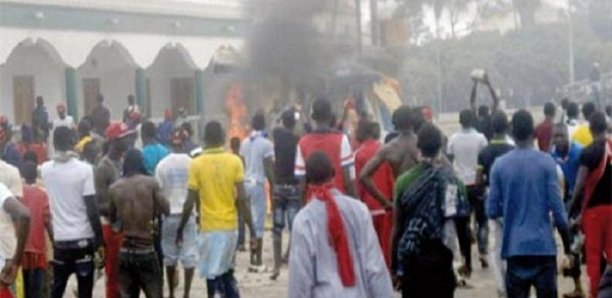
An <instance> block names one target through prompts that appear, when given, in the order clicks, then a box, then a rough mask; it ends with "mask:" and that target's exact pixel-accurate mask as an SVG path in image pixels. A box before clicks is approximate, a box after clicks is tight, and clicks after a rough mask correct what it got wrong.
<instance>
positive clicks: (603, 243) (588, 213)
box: [570, 111, 612, 297]
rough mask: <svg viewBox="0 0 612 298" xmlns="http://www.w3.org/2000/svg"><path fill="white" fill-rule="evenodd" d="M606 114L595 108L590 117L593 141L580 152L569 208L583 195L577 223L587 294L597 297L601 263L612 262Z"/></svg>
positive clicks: (611, 150)
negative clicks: (582, 235)
mask: <svg viewBox="0 0 612 298" xmlns="http://www.w3.org/2000/svg"><path fill="white" fill-rule="evenodd" d="M607 127H608V126H607V124H606V116H605V115H604V113H603V112H600V111H597V112H595V113H593V115H591V117H590V118H589V128H590V130H591V133H592V134H593V142H592V143H591V145H589V146H587V147H585V148H584V149H583V150H582V153H581V154H580V168H579V169H578V178H577V180H576V186H575V189H574V194H573V197H572V202H571V204H570V210H571V209H572V208H573V207H574V205H575V204H576V203H578V201H579V199H580V196H581V195H582V211H581V214H580V219H578V220H577V222H578V223H582V230H583V232H584V238H585V239H584V240H585V241H584V250H585V254H586V261H587V275H588V276H589V284H590V297H597V294H598V293H597V292H598V286H599V282H600V278H601V276H602V273H603V272H601V264H602V261H603V260H602V258H603V255H605V256H606V257H605V262H606V263H607V264H608V265H612V183H610V181H612V139H609V138H607V137H606V129H607Z"/></svg>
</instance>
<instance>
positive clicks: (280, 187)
mask: <svg viewBox="0 0 612 298" xmlns="http://www.w3.org/2000/svg"><path fill="white" fill-rule="evenodd" d="M281 120H282V123H283V126H282V127H278V128H276V129H275V130H274V131H273V133H272V136H273V138H274V156H275V158H276V162H275V165H274V175H275V182H276V183H275V184H274V196H273V200H272V210H273V211H272V212H273V213H272V214H273V218H274V220H273V221H274V228H273V234H274V241H273V248H274V271H273V273H272V276H271V277H270V278H271V279H272V280H276V278H278V275H279V273H280V267H281V263H282V243H283V241H282V234H283V229H284V228H285V219H286V220H287V224H288V227H289V232H291V228H292V225H293V219H294V218H295V215H296V214H297V213H298V211H299V210H300V195H299V189H298V185H299V183H298V180H297V178H296V177H295V174H294V172H295V168H294V167H295V155H296V152H297V144H298V141H299V138H298V136H297V135H296V134H295V132H294V131H293V130H294V128H295V122H296V121H295V120H296V119H295V113H294V112H293V111H291V110H289V111H285V112H284V113H283V114H282V116H281Z"/></svg>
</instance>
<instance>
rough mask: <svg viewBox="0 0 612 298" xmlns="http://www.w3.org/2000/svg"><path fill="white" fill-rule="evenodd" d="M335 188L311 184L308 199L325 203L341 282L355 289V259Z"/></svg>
mask: <svg viewBox="0 0 612 298" xmlns="http://www.w3.org/2000/svg"><path fill="white" fill-rule="evenodd" d="M333 187H334V185H333V184H332V183H327V184H324V185H314V184H309V185H308V193H307V196H306V197H307V198H313V197H314V198H317V199H319V200H321V201H323V203H325V208H326V210H327V232H328V234H329V242H330V245H331V246H332V247H333V248H334V251H335V252H336V260H337V262H338V273H339V274H340V280H342V284H343V285H344V286H345V287H353V286H355V270H354V269H353V259H352V258H351V250H350V249H349V244H348V237H347V235H346V230H345V229H344V222H343V220H342V215H341V214H340V210H339V209H338V205H337V204H336V201H335V200H334V196H333V195H332V193H331V189H332V188H333Z"/></svg>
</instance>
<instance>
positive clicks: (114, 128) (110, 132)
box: [105, 122, 134, 141]
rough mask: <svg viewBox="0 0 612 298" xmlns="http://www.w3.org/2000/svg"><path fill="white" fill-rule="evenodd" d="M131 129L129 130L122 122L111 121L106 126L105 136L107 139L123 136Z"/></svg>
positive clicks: (131, 131)
mask: <svg viewBox="0 0 612 298" xmlns="http://www.w3.org/2000/svg"><path fill="white" fill-rule="evenodd" d="M133 132H134V131H133V130H130V129H129V127H128V126H127V125H126V124H125V123H123V122H113V123H111V124H110V125H109V126H108V127H107V128H106V131H105V133H106V138H107V139H108V140H109V141H112V140H115V139H118V138H123V137H125V136H127V135H129V134H131V133H133Z"/></svg>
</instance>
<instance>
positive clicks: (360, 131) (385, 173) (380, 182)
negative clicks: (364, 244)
mask: <svg viewBox="0 0 612 298" xmlns="http://www.w3.org/2000/svg"><path fill="white" fill-rule="evenodd" d="M379 139H380V125H378V123H374V122H369V121H362V122H360V123H359V125H358V127H357V141H358V142H359V143H360V144H361V145H360V146H359V148H358V149H357V151H355V171H356V172H357V173H359V172H360V171H361V169H363V167H364V166H365V164H366V163H367V162H368V161H369V160H370V159H372V158H373V157H374V155H376V153H377V152H378V151H379V150H380V148H381V146H382V145H381V144H380V142H379V141H378V140H379ZM394 180H395V179H394V177H393V170H392V168H391V166H390V165H389V164H388V163H386V162H385V163H383V165H382V166H380V167H379V168H378V169H376V171H375V172H374V175H373V176H372V181H373V183H374V184H375V185H376V188H378V189H379V190H380V192H381V193H383V195H384V196H385V197H387V198H391V197H393V182H394ZM357 193H358V197H359V198H360V199H361V201H363V202H364V203H365V204H366V206H368V209H369V210H370V214H371V215H372V222H373V223H374V230H376V234H377V236H378V241H379V243H380V247H381V249H382V251H383V255H384V257H385V262H386V263H387V267H389V266H390V265H391V229H392V228H393V203H392V202H391V201H389V200H385V201H380V200H378V199H377V198H376V197H375V196H373V195H371V194H370V193H368V191H367V190H366V189H365V186H364V185H363V183H362V182H360V181H358V182H357Z"/></svg>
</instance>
